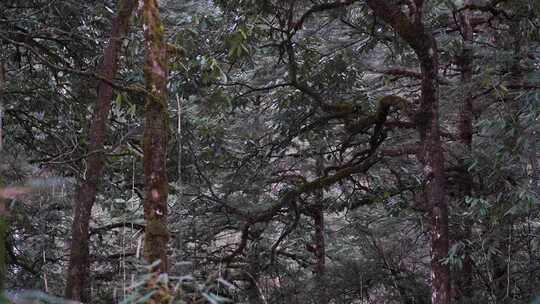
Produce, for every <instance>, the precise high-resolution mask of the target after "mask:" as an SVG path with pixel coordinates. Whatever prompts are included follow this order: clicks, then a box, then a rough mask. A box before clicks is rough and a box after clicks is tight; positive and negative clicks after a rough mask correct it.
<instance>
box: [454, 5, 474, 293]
mask: <svg viewBox="0 0 540 304" xmlns="http://www.w3.org/2000/svg"><path fill="white" fill-rule="evenodd" d="M470 4H472V3H471V1H470V0H466V1H465V2H464V5H465V6H467V5H470ZM470 19H471V16H470V12H469V11H468V10H465V11H463V12H462V13H461V14H460V26H461V35H462V37H463V50H462V52H461V55H460V58H459V60H458V63H459V65H460V67H461V85H462V88H465V90H464V92H465V96H464V97H463V101H462V102H461V105H460V111H459V121H458V132H459V136H458V139H459V142H460V143H461V145H462V148H463V155H462V157H461V159H460V160H459V162H460V168H461V171H460V172H461V178H460V180H459V181H458V183H459V185H457V186H458V187H459V194H460V196H461V197H460V198H459V199H460V200H461V202H462V204H463V203H464V202H465V198H466V197H467V196H471V194H472V181H473V180H472V176H471V174H470V173H469V172H468V170H467V166H466V164H465V158H466V157H468V156H470V153H471V149H472V138H473V98H472V94H471V88H470V87H469V86H470V85H471V82H472V79H473V70H472V63H473V62H472V61H473V58H474V57H473V55H474V54H473V50H472V47H473V46H472V44H473V35H474V32H473V28H472V26H471V21H470ZM471 225H472V223H471V222H470V221H468V220H466V222H465V223H464V227H463V231H461V233H460V235H459V237H460V240H467V239H469V238H470V236H471ZM472 272H473V261H472V258H471V254H470V250H469V248H467V247H466V248H465V249H464V257H463V267H462V268H461V270H460V272H459V273H458V274H457V278H456V280H455V283H456V287H457V292H456V301H457V302H458V303H468V302H467V301H469V300H470V299H471V297H472V291H473V289H472V284H473V277H472V276H473V274H472Z"/></svg>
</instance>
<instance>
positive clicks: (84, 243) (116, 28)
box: [65, 0, 135, 301]
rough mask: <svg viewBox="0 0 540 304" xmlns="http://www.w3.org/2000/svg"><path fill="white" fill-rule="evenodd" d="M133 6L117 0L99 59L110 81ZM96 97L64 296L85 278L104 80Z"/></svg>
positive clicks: (80, 289)
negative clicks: (108, 34) (101, 59)
mask: <svg viewBox="0 0 540 304" xmlns="http://www.w3.org/2000/svg"><path fill="white" fill-rule="evenodd" d="M134 6H135V1H134V0H120V1H119V4H118V7H119V10H118V15H117V16H116V17H115V19H114V20H113V23H112V29H111V36H110V39H109V45H108V46H107V48H106V49H105V52H104V58H103V62H102V63H101V65H100V67H99V69H98V71H99V73H100V74H101V75H102V76H103V77H104V78H106V79H108V80H112V79H113V77H114V75H115V74H116V71H117V68H118V63H117V61H118V53H119V50H120V47H121V42H122V40H121V39H122V37H123V36H124V35H125V34H126V32H127V30H128V28H129V19H130V16H131V14H132V11H133V9H134ZM97 94H98V99H97V102H96V107H95V109H94V113H93V115H92V122H91V124H90V129H89V132H88V136H89V147H88V158H87V170H86V176H85V179H84V180H83V181H81V183H80V184H79V186H78V189H77V192H76V194H75V210H74V217H73V225H72V230H71V231H72V236H71V248H70V260H69V265H68V272H67V286H66V290H65V296H66V298H69V299H73V300H77V301H81V300H84V297H85V295H84V290H85V284H86V282H85V280H86V278H87V277H88V268H89V246H88V242H89V235H88V227H89V225H90V218H91V212H92V206H93V205H94V202H95V200H96V193H97V190H98V185H99V182H100V179H101V174H102V171H103V157H104V156H103V151H102V150H103V144H104V141H105V133H106V131H105V130H106V124H107V117H108V114H109V111H110V107H111V99H112V95H113V88H112V87H111V86H110V85H109V84H108V83H107V82H105V81H100V82H99V84H98V92H97Z"/></svg>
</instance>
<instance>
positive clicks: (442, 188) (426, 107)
mask: <svg viewBox="0 0 540 304" xmlns="http://www.w3.org/2000/svg"><path fill="white" fill-rule="evenodd" d="M367 4H368V6H369V7H370V8H371V9H372V10H373V11H374V13H375V15H376V16H378V17H380V18H381V19H382V20H384V21H385V22H387V23H388V24H390V25H391V26H392V27H393V28H394V30H395V31H396V32H397V33H398V34H399V36H400V37H401V38H402V39H403V40H405V41H406V42H407V43H408V44H409V45H410V46H411V48H412V49H413V50H414V52H415V53H416V55H417V57H418V60H419V61H420V68H421V73H422V83H421V99H420V109H419V112H418V113H417V117H416V124H417V128H418V132H419V133H420V151H419V153H418V159H419V160H420V162H421V163H422V166H423V168H422V169H423V173H424V185H425V187H424V190H425V197H426V200H427V204H428V206H429V208H430V212H429V217H430V222H431V225H430V247H431V248H430V249H431V289H432V290H431V302H432V303H433V304H449V303H450V273H449V268H448V266H447V265H444V264H443V263H442V259H443V258H445V257H446V256H447V255H448V206H447V202H446V185H445V176H444V155H443V151H442V143H441V139H440V134H439V98H438V89H439V86H438V83H437V78H438V55H437V43H436V41H435V39H434V37H433V35H432V34H431V33H428V32H427V30H426V28H425V27H424V25H423V23H422V4H423V1H421V0H415V1H410V2H409V9H410V15H411V17H408V16H406V15H405V14H404V13H403V12H402V11H401V8H400V7H399V6H397V5H395V4H391V3H389V2H388V1H385V0H368V1H367Z"/></svg>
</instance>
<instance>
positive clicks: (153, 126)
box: [143, 0, 169, 272]
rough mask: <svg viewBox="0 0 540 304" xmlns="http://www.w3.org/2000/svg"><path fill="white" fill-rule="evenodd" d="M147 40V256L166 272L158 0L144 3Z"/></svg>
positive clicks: (163, 64) (163, 71)
mask: <svg viewBox="0 0 540 304" xmlns="http://www.w3.org/2000/svg"><path fill="white" fill-rule="evenodd" d="M143 19H144V38H145V43H146V54H145V65H144V77H145V81H146V90H147V94H146V112H145V128H144V135H143V136H144V139H143V150H144V157H143V163H144V180H145V186H146V190H145V197H144V217H145V220H146V230H145V240H144V255H145V258H146V260H147V261H148V262H149V263H154V262H156V261H158V260H159V261H160V263H159V265H158V266H157V267H156V268H155V269H154V270H155V271H158V272H167V269H168V263H167V243H168V241H169V232H168V229H167V195H168V181H167V172H166V159H167V139H168V123H167V120H168V117H169V116H168V114H167V74H168V71H167V51H166V49H167V48H166V45H165V41H164V28H163V24H162V23H161V20H160V17H159V12H158V3H157V1H156V0H144V5H143Z"/></svg>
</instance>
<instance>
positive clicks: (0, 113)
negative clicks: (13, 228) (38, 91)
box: [0, 61, 8, 302]
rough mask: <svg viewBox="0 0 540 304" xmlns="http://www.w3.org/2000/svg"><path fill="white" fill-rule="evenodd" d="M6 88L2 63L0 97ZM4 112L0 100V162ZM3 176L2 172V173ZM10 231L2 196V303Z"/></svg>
mask: <svg viewBox="0 0 540 304" xmlns="http://www.w3.org/2000/svg"><path fill="white" fill-rule="evenodd" d="M5 87H6V70H5V66H4V62H3V61H0V95H1V94H3V93H4V89H5ZM3 112H4V105H3V101H2V99H1V98H0V160H1V158H2V157H3V149H2V147H3V138H2V129H3V125H2V116H3V114H4V113H3ZM0 174H1V172H0ZM2 184H3V183H2V176H1V175H0V187H2V186H3V185H2ZM7 230H8V212H7V206H6V202H5V201H4V198H3V197H2V196H0V302H1V301H2V300H4V298H3V295H2V293H3V291H4V287H5V286H4V285H5V283H6V272H7V252H6V243H7V242H6V240H7V232H8V231H7Z"/></svg>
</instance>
